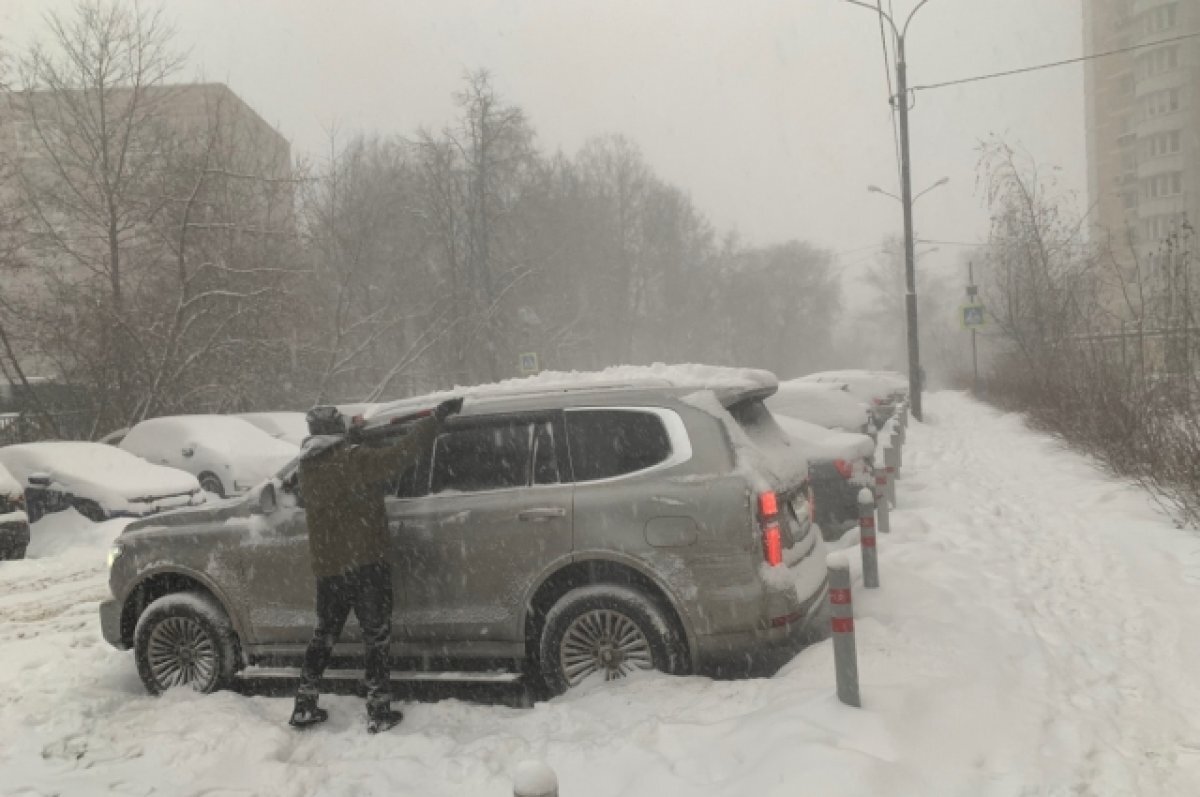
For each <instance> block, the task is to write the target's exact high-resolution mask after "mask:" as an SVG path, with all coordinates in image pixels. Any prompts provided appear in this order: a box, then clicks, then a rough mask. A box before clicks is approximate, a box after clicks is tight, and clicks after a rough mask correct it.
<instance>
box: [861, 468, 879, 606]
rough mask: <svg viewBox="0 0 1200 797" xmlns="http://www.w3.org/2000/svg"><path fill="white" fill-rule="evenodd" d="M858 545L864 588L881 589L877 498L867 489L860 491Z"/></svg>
mask: <svg viewBox="0 0 1200 797" xmlns="http://www.w3.org/2000/svg"><path fill="white" fill-rule="evenodd" d="M858 545H859V547H860V548H862V567H863V586H864V587H866V588H867V589H878V587H879V550H878V548H876V546H875V497H874V496H873V495H871V491H870V490H868V489H867V488H866V487H864V488H862V489H861V490H859V491H858Z"/></svg>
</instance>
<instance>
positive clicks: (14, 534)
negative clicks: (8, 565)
mask: <svg viewBox="0 0 1200 797" xmlns="http://www.w3.org/2000/svg"><path fill="white" fill-rule="evenodd" d="M28 546H29V516H28V515H27V514H25V491H24V490H22V489H21V483H20V482H19V481H17V480H16V478H15V477H14V476H13V475H12V474H11V473H9V472H8V470H7V469H6V468H5V467H4V466H3V465H0V559H24V558H25V549H26V548H27V547H28Z"/></svg>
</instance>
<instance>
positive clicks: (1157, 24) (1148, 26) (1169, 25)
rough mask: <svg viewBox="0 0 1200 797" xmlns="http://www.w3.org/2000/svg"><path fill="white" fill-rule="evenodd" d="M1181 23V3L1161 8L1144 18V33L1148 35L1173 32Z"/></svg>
mask: <svg viewBox="0 0 1200 797" xmlns="http://www.w3.org/2000/svg"><path fill="white" fill-rule="evenodd" d="M1178 22H1179V3H1171V4H1169V5H1165V6H1159V7H1158V8H1155V9H1153V10H1151V11H1147V12H1146V13H1145V14H1144V15H1143V16H1142V31H1143V32H1144V33H1147V34H1153V33H1162V32H1163V31H1167V30H1172V29H1173V28H1174V27H1175V26H1176V24H1178Z"/></svg>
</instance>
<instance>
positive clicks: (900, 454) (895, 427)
mask: <svg viewBox="0 0 1200 797" xmlns="http://www.w3.org/2000/svg"><path fill="white" fill-rule="evenodd" d="M892 448H894V449H895V450H896V478H900V469H901V468H903V467H904V444H903V443H901V442H900V424H898V423H894V424H892Z"/></svg>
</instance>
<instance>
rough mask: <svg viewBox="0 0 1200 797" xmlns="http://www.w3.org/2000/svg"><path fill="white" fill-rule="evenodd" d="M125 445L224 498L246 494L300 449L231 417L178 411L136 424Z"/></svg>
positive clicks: (139, 454)
mask: <svg viewBox="0 0 1200 797" xmlns="http://www.w3.org/2000/svg"><path fill="white" fill-rule="evenodd" d="M121 448H122V449H124V450H125V451H128V452H130V453H131V454H136V455H137V456H139V457H142V458H143V459H145V460H148V461H150V462H154V463H157V464H160V465H167V466H169V467H172V468H179V469H180V470H185V471H187V472H188V473H190V474H192V475H193V476H195V477H196V478H197V479H199V481H200V486H201V487H203V488H204V489H205V490H206V491H208V492H210V493H213V494H214V495H218V496H220V497H222V498H224V497H226V496H228V495H234V494H237V493H244V492H246V491H247V490H249V489H250V488H251V487H254V486H256V485H258V484H261V483H262V482H263V481H265V480H267V479H269V478H270V477H271V476H272V475H274V474H275V472H276V471H278V470H279V469H280V468H281V467H282V466H283V465H284V464H285V463H286V462H288V461H289V460H291V459H293V458H294V457H295V456H296V454H297V453H299V449H298V448H297V447H296V446H294V445H292V444H291V443H288V442H285V441H283V440H276V439H275V438H274V437H271V435H269V434H267V433H266V432H264V431H263V430H262V429H259V428H258V427H257V426H254V425H253V424H251V423H249V422H247V421H244V420H242V419H241V418H234V417H232V416H229V415H173V416H167V417H163V418H151V419H149V420H145V421H142V422H141V423H138V424H136V425H134V427H133V428H132V429H130V430H129V434H127V435H125V439H124V440H122V441H121Z"/></svg>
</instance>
